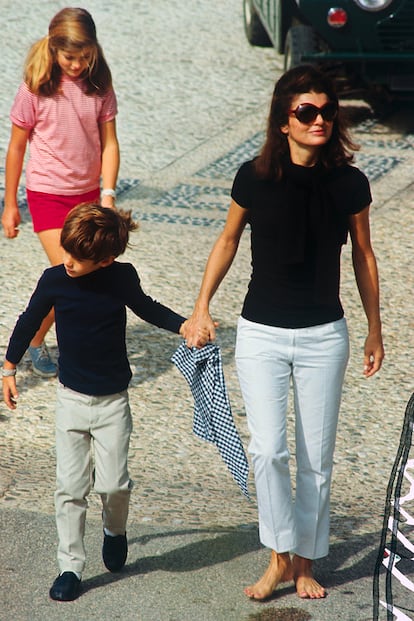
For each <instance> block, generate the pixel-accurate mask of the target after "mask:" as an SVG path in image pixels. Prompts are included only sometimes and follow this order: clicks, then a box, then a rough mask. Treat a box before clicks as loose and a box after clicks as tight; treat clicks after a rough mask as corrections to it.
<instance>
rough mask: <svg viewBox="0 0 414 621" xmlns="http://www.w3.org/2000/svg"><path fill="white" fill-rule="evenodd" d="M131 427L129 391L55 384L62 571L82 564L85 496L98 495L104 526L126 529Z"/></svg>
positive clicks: (77, 568)
mask: <svg viewBox="0 0 414 621" xmlns="http://www.w3.org/2000/svg"><path fill="white" fill-rule="evenodd" d="M131 431H132V419H131V412H130V408H129V403H128V393H127V391H126V390H125V391H124V392H120V393H117V394H114V395H105V396H90V395H85V394H82V393H78V392H76V391H74V390H71V389H70V388H66V387H65V386H63V385H62V384H59V385H58V389H57V403H56V486H57V488H56V492H55V509H56V526H57V531H58V537H59V545H58V554H57V556H58V564H59V569H60V571H61V572H64V571H74V572H79V573H81V572H82V570H83V568H84V566H85V557H86V555H85V548H84V542H83V539H84V534H85V519H86V509H87V506H88V503H87V496H88V494H89V492H90V491H91V489H92V486H94V488H95V490H96V491H97V492H98V493H99V494H100V496H101V500H102V507H103V511H102V520H103V526H104V528H107V529H108V530H110V531H111V532H113V533H114V534H116V535H121V534H122V535H123V534H124V533H125V531H126V523H127V519H128V508H129V500H130V494H131V489H132V481H131V480H130V478H129V474H128V449H129V439H130V435H131Z"/></svg>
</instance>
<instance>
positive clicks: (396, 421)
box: [0, 0, 414, 621]
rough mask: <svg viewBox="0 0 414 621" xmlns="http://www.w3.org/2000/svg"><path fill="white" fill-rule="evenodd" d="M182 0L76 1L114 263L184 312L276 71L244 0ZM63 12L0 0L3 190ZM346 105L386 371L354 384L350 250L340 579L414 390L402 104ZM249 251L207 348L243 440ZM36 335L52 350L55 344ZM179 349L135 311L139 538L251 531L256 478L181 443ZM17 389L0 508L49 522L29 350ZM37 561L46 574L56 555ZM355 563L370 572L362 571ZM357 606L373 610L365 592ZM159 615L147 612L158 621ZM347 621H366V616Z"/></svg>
mask: <svg viewBox="0 0 414 621" xmlns="http://www.w3.org/2000/svg"><path fill="white" fill-rule="evenodd" d="M181 4H182V3H179V2H178V1H176V0H174V1H172V2H168V3H167V2H164V3H158V2H156V3H152V4H149V3H148V5H147V4H145V6H144V5H139V6H138V3H133V2H123V3H121V2H119V1H118V0H114V1H113V2H111V3H109V2H99V3H98V2H87V3H84V6H86V7H87V8H89V9H90V10H91V12H92V13H93V15H94V17H95V19H96V22H97V27H98V34H100V39H101V42H102V44H103V48H104V50H105V52H106V55H107V58H108V60H109V61H110V64H111V66H113V73H114V79H115V85H116V88H117V92H118V93H119V101H120V114H119V119H118V130H119V137H120V142H121V150H122V167H121V172H120V182H119V188H118V194H119V206H120V207H123V208H127V209H132V210H133V212H134V214H135V215H136V217H137V219H139V220H140V222H141V228H140V231H139V232H138V233H136V234H134V236H133V238H132V244H133V245H132V248H131V249H129V250H128V251H127V253H126V254H125V256H124V259H125V260H128V261H131V262H133V263H134V264H135V265H136V266H137V268H138V270H139V272H140V275H141V278H142V283H143V286H144V288H145V289H146V291H147V292H148V293H150V294H151V295H152V296H153V297H156V298H157V299H159V300H160V301H162V302H164V303H166V304H169V305H171V306H172V307H174V308H176V309H177V310H179V311H180V312H182V313H184V314H187V313H190V312H191V308H192V303H193V301H194V298H195V295H196V292H197V289H198V286H199V282H200V278H201V275H202V271H203V267H204V263H205V260H206V257H207V255H208V252H209V249H210V248H211V245H212V243H213V241H214V239H215V237H216V236H217V234H218V230H219V229H220V227H221V226H222V224H223V221H224V219H225V216H226V209H227V205H228V200H229V199H228V197H229V190H230V186H231V181H232V178H233V175H234V173H235V171H236V170H237V167H238V165H239V164H240V163H241V162H242V161H244V160H245V159H247V158H250V157H252V156H253V155H254V154H255V153H256V152H257V149H258V148H259V146H260V144H261V140H262V137H263V128H264V125H265V119H266V116H267V109H268V101H269V95H270V93H271V90H272V88H273V84H274V79H275V77H276V76H277V75H279V74H280V67H281V65H280V62H279V59H278V58H276V57H275V56H274V53H273V52H272V51H271V50H260V49H253V48H250V47H249V46H247V45H246V43H245V41H244V35H243V32H242V28H241V6H240V5H241V3H239V2H238V1H236V0H231V2H226V3H220V2H219V1H218V0H216V2H214V3H211V2H206V1H205V0H200V2H198V3H197V7H196V6H195V5H194V6H192V7H191V8H184V9H183V7H182V6H181ZM3 5H4V6H3ZM60 6H63V5H61V3H57V2H51V1H48V0H47V1H42V2H40V3H37V4H36V5H33V4H31V3H30V4H27V3H25V2H22V1H21V0H19V1H14V2H11V1H10V2H9V1H8V0H6V1H4V2H3V3H2V9H4V10H3V13H4V15H6V16H7V20H6V22H5V24H6V25H5V33H6V36H5V37H4V38H3V42H2V43H0V52H1V53H0V66H1V67H2V71H3V82H2V90H1V93H0V115H1V119H2V122H1V124H0V186H1V185H2V183H3V179H4V169H3V168H1V163H2V161H4V154H5V150H6V148H7V140H8V132H9V126H8V121H7V115H8V109H9V107H10V104H11V101H12V98H13V95H14V91H15V88H16V85H17V82H18V79H19V72H20V66H21V62H22V58H23V50H24V49H25V48H26V47H27V45H28V44H29V43H30V41H31V40H33V39H34V38H37V37H38V36H40V35H41V34H43V31H44V29H45V26H46V24H47V23H48V21H49V19H50V17H51V15H53V13H54V12H55V11H56V10H57V8H59V7H60ZM29 26H30V27H29ZM7 39H9V40H13V45H10V43H9V41H8V40H7ZM343 103H344V105H345V106H346V108H347V110H348V112H349V114H350V118H351V119H352V123H353V129H354V134H355V137H356V139H357V141H358V142H359V143H360V144H361V152H360V153H359V154H358V155H357V163H358V165H359V166H360V167H361V168H362V169H363V170H364V171H365V172H366V174H367V175H368V176H369V178H370V180H371V182H372V190H373V195H374V204H373V208H372V231H373V239H374V246H375V249H376V253H377V258H378V263H379V268H380V274H381V287H382V308H383V322H384V339H385V347H386V361H385V363H384V368H383V370H382V371H381V373H380V374H379V375H378V376H377V377H375V378H373V379H371V380H369V381H367V380H365V379H364V378H363V377H362V374H361V370H362V355H361V352H362V346H363V340H364V337H365V321H364V316H363V312H362V309H361V305H360V302H359V299H358V295H357V291H356V287H355V284H354V281H353V276H352V268H351V262H350V256H349V247H346V248H345V251H344V257H343V288H342V297H343V302H344V306H345V309H346V315H347V317H348V321H349V327H350V334H351V347H352V353H351V360H350V365H349V369H348V372H347V377H346V383H345V390H344V398H343V405H342V415H341V420H340V425H339V432H338V442H337V450H336V456H335V474H334V485H333V494H332V541H333V544H334V545H335V544H343V545H344V546H346V542H347V541H352V542H353V543H354V544H355V545H357V544H358V542H360V545H359V547H358V545H357V547H358V550H359V552H358V554H356V555H355V554H354V555H353V556H352V558H349V559H348V561H347V560H345V561H343V562H342V565H340V566H339V565H338V566H337V567H335V569H336V571H337V572H341V571H346V570H348V569H349V567H350V565H349V566H348V565H347V563H349V564H351V563H352V564H353V565H354V566H355V567H359V564H361V565H362V566H363V564H364V561H365V562H366V561H367V559H366V553H365V546H366V545H367V542H370V544H372V542H373V541H375V540H376V538H378V532H379V529H380V526H381V516H382V510H383V502H384V498H385V489H386V484H387V481H388V476H389V473H390V469H391V466H392V463H393V460H394V457H395V452H396V449H397V446H398V440H399V435H400V431H401V424H402V419H403V414H404V408H405V404H406V402H407V400H408V398H409V397H410V395H411V392H412V389H413V379H412V351H413V345H414V336H413V334H414V332H413V299H412V292H413V269H412V258H413V244H414V242H413V239H414V215H413V209H412V200H413V179H412V176H413V164H414V155H413V143H414V116H413V115H412V113H411V110H409V109H398V110H396V112H395V114H394V115H393V116H392V117H391V118H389V119H387V120H386V121H385V122H384V121H383V122H380V121H379V120H378V119H375V118H373V117H372V115H371V114H370V111H369V109H368V108H367V107H366V106H365V105H364V104H363V103H362V102H360V101H344V102H343ZM19 196H20V200H21V205H22V208H23V209H22V213H23V220H24V221H23V224H22V226H21V233H20V235H19V238H18V239H17V240H13V241H10V240H6V239H4V238H0V256H1V262H2V270H1V273H0V291H1V294H0V295H1V305H0V345H1V349H2V350H3V351H4V349H5V347H6V344H7V340H8V336H9V333H10V330H11V329H12V327H13V325H14V322H15V319H16V317H17V315H18V313H19V312H21V310H23V309H24V307H25V305H26V302H27V300H28V296H29V295H30V292H31V290H32V288H33V286H34V284H35V283H36V281H37V278H38V276H39V274H40V273H41V271H42V270H43V269H44V268H45V267H46V261H45V257H44V256H43V254H42V252H41V250H40V247H39V244H38V242H37V239H36V238H35V236H34V234H33V233H32V230H31V224H30V221H29V217H28V214H27V210H26V209H25V206H24V190H23V184H22V189H21V193H20V195H19ZM248 250H249V240H248V234H247V233H246V234H245V235H244V236H243V238H242V241H241V245H240V250H239V253H238V255H237V257H236V260H235V262H234V265H233V266H232V268H231V271H230V273H229V275H228V277H227V279H226V281H225V282H224V283H223V286H222V287H221V289H220V290H219V292H218V293H217V295H216V298H215V300H214V303H213V307H212V308H213V313H214V314H215V316H216V317H217V319H218V320H219V321H220V323H221V327H220V331H219V343H220V345H221V347H222V350H223V357H224V363H225V375H226V381H227V387H228V391H229V394H230V399H231V403H232V408H233V413H234V417H235V422H236V425H237V427H238V429H239V432H240V434H241V437H242V439H243V441H244V443H245V446H247V442H248V437H247V429H246V421H245V417H244V413H243V405H242V401H241V397H240V392H239V387H238V384H237V379H236V375H235V369H234V361H233V351H234V339H235V324H236V320H237V316H238V313H239V310H240V307H241V303H242V300H243V296H244V292H245V289H246V283H247V281H248V276H249V261H248ZM48 343H49V346H50V348H51V351H52V353H53V354H54V355H55V354H56V347H55V339H54V335H53V334H50V335H49V336H48ZM178 343H179V340H178V339H177V337H175V336H174V335H170V334H168V333H164V332H162V331H160V330H157V329H155V328H153V327H152V326H149V325H147V324H145V323H143V322H142V321H140V320H138V319H137V318H136V317H134V316H133V315H132V314H131V315H129V329H128V349H129V353H130V360H131V364H132V367H133V371H134V376H133V379H132V382H131V390H130V395H131V403H132V407H133V412H134V432H133V435H132V441H131V451H130V470H131V476H132V478H133V479H134V481H135V490H134V493H133V498H132V503H131V514H130V515H131V523H133V524H134V528H137V529H138V528H139V525H140V524H142V525H150V526H153V527H154V528H158V527H160V528H162V527H165V528H167V527H168V528H182V527H184V526H185V527H191V528H194V529H200V532H201V529H203V528H206V527H209V528H218V529H220V528H244V529H247V530H249V531H250V530H251V531H252V532H255V529H256V505H255V501H254V489H253V485H251V488H252V492H253V500H252V502H251V503H248V502H247V501H246V500H245V498H244V497H243V496H242V495H241V493H240V492H239V491H238V488H237V486H236V485H235V484H234V483H233V481H232V480H231V477H230V475H229V474H228V472H227V470H226V468H225V466H224V465H223V464H222V463H221V461H220V458H219V456H218V454H217V451H216V449H215V448H214V447H213V446H210V445H208V444H206V443H203V442H201V441H200V440H199V439H197V438H196V437H195V436H193V434H192V431H191V425H192V400H191V395H190V394H189V391H188V388H187V386H186V384H185V381H184V379H183V378H182V377H181V376H180V375H179V373H178V371H177V370H176V369H175V367H174V366H173V365H172V364H171V363H170V361H169V359H170V356H171V355H172V353H173V351H174V349H175V347H176V346H177V345H178ZM18 381H19V387H20V400H19V407H18V410H17V411H16V412H15V413H11V412H9V411H8V410H7V409H6V408H5V407H4V406H0V457H1V458H0V510H1V509H2V508H3V509H12V510H23V511H25V510H27V511H33V512H36V513H38V514H40V515H45V516H52V514H53V489H54V441H53V425H54V393H55V381H54V380H49V381H44V380H40V379H39V378H37V377H36V376H34V375H33V374H32V372H31V370H30V367H29V364H28V361H27V359H26V358H25V359H24V360H23V362H22V364H21V365H20V367H19V374H18ZM290 416H291V414H290ZM99 515H100V508H99V503H98V501H97V497H96V496H95V495H93V494H92V495H91V498H90V512H89V514H88V516H89V517H88V519H89V520H92V521H93V520H94V519H96V520H98V519H99ZM48 553H49V559H48V562H49V563H50V564H51V565H53V563H54V551H53V550H50V551H49V552H48ZM258 558H259V560H261V559H264V557H262V556H260V557H258ZM262 562H263V563H264V562H265V561H264V560H263V561H262ZM371 562H372V558H371ZM362 571H363V572H367V573H368V574H369V571H370V568H369V567H367V568H366V569H363V570H362ZM53 572H54V569H53V568H52V574H53ZM364 575H366V573H364ZM0 576H1V569H0ZM286 597H290V596H286ZM366 598H367V602H368V601H369V598H370V594H369V593H367V595H366ZM365 608H366V609H367V608H368V604H366V606H365ZM203 610H204V609H203ZM16 618H17V617H16ZM22 618H23V617H22ZM27 618H28V619H29V618H30V617H27ZM34 618H35V617H33V619H34ZM50 618H54V617H52V616H51V617H50ZM131 618H133V617H131ZM167 618H169V617H167V616H165V617H164V616H163V615H161V616H160V617H159V619H161V621H164V619H167ZM210 618H211V619H212V621H213V619H214V621H221V619H217V618H213V617H209V616H208V614H207V612H205V613H203V616H200V619H203V620H204V619H206V621H207V620H208V621H209V619H210ZM224 618H226V621H227V619H230V618H231V617H230V616H226V617H223V619H224ZM233 618H234V619H239V618H240V617H233ZM352 618H355V619H358V620H359V621H362V619H369V614H368V612H366V616H360V617H358V616H355V617H352ZM0 619H2V617H1V612H0ZM350 619H351V617H350ZM5 621H6V620H5ZM30 621H32V619H30ZM145 621H148V619H145ZM346 621H348V619H347V620H346Z"/></svg>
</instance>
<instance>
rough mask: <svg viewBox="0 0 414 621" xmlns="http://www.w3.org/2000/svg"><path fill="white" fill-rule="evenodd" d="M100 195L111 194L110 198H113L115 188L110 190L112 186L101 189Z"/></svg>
mask: <svg viewBox="0 0 414 621" xmlns="http://www.w3.org/2000/svg"><path fill="white" fill-rule="evenodd" d="M102 196H112V198H115V196H116V192H115V190H112V188H111V189H110V188H107V189H105V190H102Z"/></svg>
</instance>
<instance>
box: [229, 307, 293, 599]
mask: <svg viewBox="0 0 414 621" xmlns="http://www.w3.org/2000/svg"><path fill="white" fill-rule="evenodd" d="M292 336H293V331H292V330H284V329H278V328H271V327H268V326H262V325H260V324H256V323H253V322H249V321H246V320H245V319H243V318H241V319H240V320H239V325H238V332H237V346H236V363H237V371H238V376H239V381H240V386H241V390H242V394H243V400H244V404H245V408H246V414H247V422H248V426H249V431H250V434H251V441H250V444H249V452H250V453H251V454H252V459H253V465H254V474H255V483H256V492H257V503H258V509H259V533H260V540H261V542H262V543H263V545H265V546H267V547H268V548H270V549H271V550H272V557H271V561H270V565H269V567H268V569H267V571H266V572H265V574H264V576H263V577H262V578H261V579H260V580H259V581H258V582H257V583H256V584H255V585H253V586H249V587H247V588H246V590H245V592H246V594H247V595H248V596H249V597H253V598H255V599H264V598H266V597H269V596H270V595H271V593H272V592H273V590H274V589H275V588H276V586H277V584H278V583H279V582H281V581H284V580H290V579H291V578H292V573H291V564H290V558H289V551H290V550H291V549H293V548H295V546H296V528H295V516H294V509H293V503H292V492H291V481H290V472H289V458H290V455H289V450H288V447H287V438H286V410H287V399H288V393H289V382H290V375H291V363H290V356H291V351H292Z"/></svg>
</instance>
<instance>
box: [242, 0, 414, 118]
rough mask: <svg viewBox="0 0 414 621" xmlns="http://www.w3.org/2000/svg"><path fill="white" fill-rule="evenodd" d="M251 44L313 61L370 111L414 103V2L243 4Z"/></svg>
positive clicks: (248, 0) (272, 0) (290, 63)
mask: <svg viewBox="0 0 414 621" xmlns="http://www.w3.org/2000/svg"><path fill="white" fill-rule="evenodd" d="M243 3H244V26H245V32H246V36H247V39H248V41H249V42H250V43H251V44H252V45H259V46H273V47H274V48H275V49H276V51H277V52H278V53H279V54H284V68H285V70H286V69H290V68H291V67H294V66H296V65H298V64H301V63H304V62H311V63H316V64H318V65H321V66H323V67H325V68H326V69H327V70H329V71H332V73H333V74H334V75H336V76H337V77H338V78H339V79H342V83H343V85H344V90H345V91H346V90H347V89H348V91H350V92H354V91H360V92H361V93H362V94H363V96H364V97H365V99H367V101H370V103H371V104H372V105H373V107H374V108H380V107H381V106H384V105H385V104H387V103H389V102H391V101H393V100H394V99H396V98H397V99H414V0H334V1H333V2H331V1H330V0H243Z"/></svg>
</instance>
